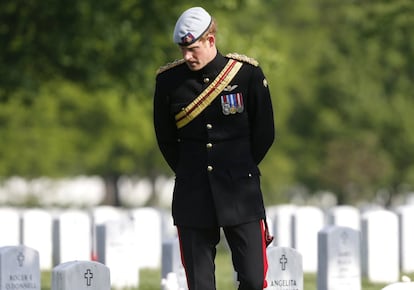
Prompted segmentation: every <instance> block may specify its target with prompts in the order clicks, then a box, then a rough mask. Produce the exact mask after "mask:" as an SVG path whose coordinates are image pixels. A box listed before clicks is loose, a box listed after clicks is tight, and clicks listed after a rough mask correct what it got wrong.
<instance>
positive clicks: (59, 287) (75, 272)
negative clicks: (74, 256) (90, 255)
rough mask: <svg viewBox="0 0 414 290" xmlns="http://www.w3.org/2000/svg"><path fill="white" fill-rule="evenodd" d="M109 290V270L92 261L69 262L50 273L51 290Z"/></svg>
mask: <svg viewBox="0 0 414 290" xmlns="http://www.w3.org/2000/svg"><path fill="white" fill-rule="evenodd" d="M75 289H76V290H110V289H111V280H110V272H109V268H108V267H106V266H105V265H103V264H101V263H98V262H93V261H70V262H66V263H62V264H60V265H58V266H56V267H55V268H54V269H53V271H52V290H75Z"/></svg>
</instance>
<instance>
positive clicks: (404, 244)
mask: <svg viewBox="0 0 414 290" xmlns="http://www.w3.org/2000/svg"><path fill="white" fill-rule="evenodd" d="M396 212H397V215H398V226H399V237H400V239H399V243H400V269H401V271H402V272H404V273H413V272H414V224H413V222H414V204H411V205H405V206H400V207H398V208H397V209H396Z"/></svg>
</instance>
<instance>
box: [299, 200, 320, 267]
mask: <svg viewBox="0 0 414 290" xmlns="http://www.w3.org/2000/svg"><path fill="white" fill-rule="evenodd" d="M324 225H325V217H324V214H323V212H322V210H321V209H319V208H317V207H313V206H303V207H298V208H297V209H296V211H295V213H294V214H293V223H292V226H293V231H292V232H293V247H294V248H295V249H296V250H298V251H299V252H300V253H301V254H302V259H303V271H304V272H305V273H316V270H317V267H318V265H317V258H318V257H317V256H318V255H317V253H318V232H319V231H320V230H321V229H322V228H323V227H324Z"/></svg>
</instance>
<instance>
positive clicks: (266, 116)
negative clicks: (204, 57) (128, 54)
mask: <svg viewBox="0 0 414 290" xmlns="http://www.w3.org/2000/svg"><path fill="white" fill-rule="evenodd" d="M241 59H242V58H241ZM243 60H244V61H243ZM227 61H228V58H227V57H225V56H223V55H221V54H220V53H219V52H218V53H217V56H216V57H215V59H214V60H213V61H211V62H210V63H209V64H207V65H206V66H205V67H204V68H203V69H201V70H199V71H191V70H189V69H188V67H187V65H186V64H185V63H183V62H181V63H176V64H175V65H171V67H170V68H168V69H166V70H163V71H162V72H160V73H158V74H157V78H156V88H155V95H154V126H155V133H156V137H157V142H158V145H159V148H160V150H161V153H162V154H163V156H164V158H165V160H166V161H167V163H168V164H169V166H170V167H171V169H172V170H173V171H174V173H175V186H174V192H173V201H172V215H173V219H174V223H175V224H176V225H181V226H191V227H211V226H230V225H237V224H242V223H245V222H250V221H254V220H258V219H263V218H265V210H264V204H263V197H262V192H261V188H260V171H259V168H258V164H259V163H260V161H261V160H262V159H263V158H264V156H265V154H266V152H267V151H268V149H269V148H270V146H271V145H272V143H273V140H274V136H275V129H274V121H273V110H272V103H271V99H270V94H269V89H268V86H267V82H266V79H265V77H264V75H263V72H262V70H261V68H260V67H259V66H258V65H257V64H255V63H254V62H251V61H249V59H247V58H245V59H242V60H240V61H243V66H242V67H241V69H240V70H239V72H238V73H237V75H236V76H235V77H234V78H233V80H232V81H231V82H230V84H229V85H228V86H227V87H226V88H225V89H224V90H223V91H222V92H221V93H220V94H219V95H218V97H217V98H216V99H215V100H214V101H213V102H212V103H211V104H210V105H209V106H208V107H207V108H206V109H205V110H204V111H203V112H202V113H201V114H200V115H199V116H197V117H196V118H195V119H194V120H192V121H191V122H190V123H189V124H187V125H185V126H184V127H182V128H180V129H177V126H176V123H175V119H174V116H175V114H177V113H178V112H179V111H180V110H182V109H183V108H184V107H186V106H187V105H188V104H189V103H190V102H191V101H192V100H193V99H194V98H196V97H197V96H198V95H199V94H200V93H201V92H202V91H203V90H204V89H205V88H206V87H207V86H208V85H209V84H210V82H212V81H213V80H214V78H215V77H216V76H217V75H218V74H219V73H220V71H221V70H222V68H223V67H224V66H225V65H226V63H227ZM229 103H231V104H233V105H234V110H232V112H231V113H229V110H228V109H227V111H226V109H225V107H226V105H227V108H228V105H229Z"/></svg>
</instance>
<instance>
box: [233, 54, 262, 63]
mask: <svg viewBox="0 0 414 290" xmlns="http://www.w3.org/2000/svg"><path fill="white" fill-rule="evenodd" d="M226 57H227V58H232V59H235V60H239V61H242V62H247V63H250V64H251V65H254V66H259V62H258V61H257V60H255V59H254V58H251V57H248V56H246V55H243V54H238V53H228V54H226Z"/></svg>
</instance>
